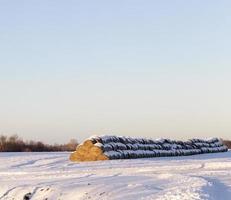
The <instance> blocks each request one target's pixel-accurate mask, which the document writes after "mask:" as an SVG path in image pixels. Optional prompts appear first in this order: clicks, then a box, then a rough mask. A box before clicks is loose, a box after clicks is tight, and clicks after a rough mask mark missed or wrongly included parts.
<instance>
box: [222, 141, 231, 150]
mask: <svg viewBox="0 0 231 200" xmlns="http://www.w3.org/2000/svg"><path fill="white" fill-rule="evenodd" d="M222 142H223V143H224V145H226V146H227V147H228V148H229V149H231V140H222Z"/></svg>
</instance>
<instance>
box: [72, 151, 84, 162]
mask: <svg viewBox="0 0 231 200" xmlns="http://www.w3.org/2000/svg"><path fill="white" fill-rule="evenodd" d="M69 159H70V160H71V161H82V160H83V159H82V156H81V155H80V154H79V153H78V152H77V151H74V152H72V153H71V155H70V157H69Z"/></svg>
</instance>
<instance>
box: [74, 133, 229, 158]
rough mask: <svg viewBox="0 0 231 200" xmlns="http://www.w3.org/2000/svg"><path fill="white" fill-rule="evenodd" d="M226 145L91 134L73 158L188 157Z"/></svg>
mask: <svg viewBox="0 0 231 200" xmlns="http://www.w3.org/2000/svg"><path fill="white" fill-rule="evenodd" d="M227 150H228V149H227V147H226V146H225V145H223V143H222V142H221V141H220V140H219V139H218V138H211V139H208V140H202V139H191V140H188V141H178V140H169V139H157V140H151V139H145V138H131V137H122V136H107V135H105V136H92V137H90V138H88V139H87V140H85V141H84V142H83V143H82V144H80V145H78V146H77V148H76V151H74V152H73V153H71V155H70V160H71V161H96V160H112V159H132V158H150V157H163V156H187V155H194V154H202V153H216V152H225V151H227Z"/></svg>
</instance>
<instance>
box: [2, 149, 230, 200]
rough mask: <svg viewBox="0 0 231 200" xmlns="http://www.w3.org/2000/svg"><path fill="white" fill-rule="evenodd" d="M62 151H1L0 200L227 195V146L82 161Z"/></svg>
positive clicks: (225, 197)
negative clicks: (183, 153) (157, 155)
mask: <svg viewBox="0 0 231 200" xmlns="http://www.w3.org/2000/svg"><path fill="white" fill-rule="evenodd" d="M68 156H69V153H1V154H0V200H2V199H11V200H12V199H15V200H21V199H23V197H24V195H25V194H27V193H31V194H28V196H31V199H32V200H51V199H52V200H59V199H60V200H61V199H63V200H68V199H70V200H78V199H91V200H92V199H95V200H101V199H102V200H104V199H105V200H107V199H108V200H114V199H116V200H122V199H126V200H134V199H145V200H150V199H161V200H162V199H179V200H182V199H222V200H230V199H231V151H229V152H227V153H214V154H204V155H194V156H187V157H171V158H166V157H165V158H152V159H135V160H112V161H96V162H88V163H87V162H86V163H71V162H69V161H68ZM28 199H29V198H28Z"/></svg>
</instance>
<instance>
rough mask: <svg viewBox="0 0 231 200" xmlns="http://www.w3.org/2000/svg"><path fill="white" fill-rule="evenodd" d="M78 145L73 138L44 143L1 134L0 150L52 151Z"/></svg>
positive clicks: (70, 149)
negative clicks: (51, 143)
mask: <svg viewBox="0 0 231 200" xmlns="http://www.w3.org/2000/svg"><path fill="white" fill-rule="evenodd" d="M77 145H78V142H77V140H75V139H71V140H70V141H69V142H68V143H66V144H53V145H50V144H44V143H43V142H41V141H33V140H30V141H24V140H23V139H21V138H20V137H19V136H18V135H12V136H5V135H0V152H45V151H46V152H50V151H74V150H75V149H76V146H77Z"/></svg>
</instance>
